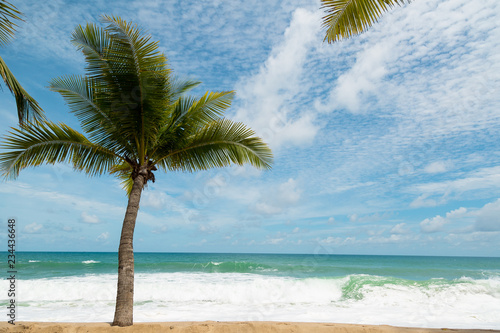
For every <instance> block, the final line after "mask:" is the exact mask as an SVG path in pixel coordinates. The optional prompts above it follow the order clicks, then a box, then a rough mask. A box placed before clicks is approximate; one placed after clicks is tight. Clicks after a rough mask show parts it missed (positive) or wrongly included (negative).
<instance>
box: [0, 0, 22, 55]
mask: <svg viewBox="0 0 500 333" xmlns="http://www.w3.org/2000/svg"><path fill="white" fill-rule="evenodd" d="M21 16H22V13H21V12H20V11H18V10H17V9H16V7H15V6H14V5H12V4H11V3H9V2H8V1H5V0H1V1H0V46H4V45H5V44H7V43H8V42H9V41H10V40H11V39H12V38H13V37H14V33H15V32H16V27H17V25H16V24H15V23H14V22H13V20H19V21H22V20H23V19H22V18H21Z"/></svg>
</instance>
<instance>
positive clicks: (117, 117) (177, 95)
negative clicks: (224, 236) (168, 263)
mask: <svg viewBox="0 0 500 333" xmlns="http://www.w3.org/2000/svg"><path fill="white" fill-rule="evenodd" d="M102 19H103V22H104V23H105V24H106V27H105V28H100V27H98V26H96V25H94V24H87V25H86V26H85V27H82V26H78V27H77V28H76V29H75V31H74V32H73V36H72V37H73V38H72V42H73V44H74V45H76V47H77V48H78V49H79V50H81V51H82V52H83V54H84V56H85V60H86V63H87V66H86V75H85V76H76V75H75V76H65V77H60V78H57V79H54V80H52V81H51V82H50V89H51V90H53V91H56V92H58V93H60V94H61V95H62V96H63V98H64V99H65V100H66V102H67V104H68V105H69V107H70V108H71V110H72V112H74V113H75V114H76V116H77V118H78V119H79V121H80V122H81V126H82V128H83V130H84V131H85V133H86V135H87V136H84V135H83V134H80V133H78V132H77V131H75V130H73V129H72V128H70V127H69V126H67V125H64V124H61V123H59V124H56V123H53V122H49V121H43V122H39V123H38V124H33V123H31V124H29V125H25V126H23V125H21V126H20V128H18V129H16V128H13V129H12V130H11V131H10V132H9V135H7V136H6V137H5V138H4V140H3V143H2V146H3V148H4V149H7V150H8V151H6V152H2V153H1V154H0V168H1V170H2V171H3V174H4V176H6V177H11V178H15V177H16V176H17V175H18V174H19V171H20V170H21V169H24V168H26V167H31V166H37V165H40V164H42V163H50V164H54V163H59V162H69V163H71V164H72V165H73V166H74V168H75V169H76V170H81V171H84V172H85V173H87V174H89V175H101V174H104V173H111V174H113V175H116V176H117V177H119V178H120V179H122V180H123V185H124V188H125V189H126V190H127V193H128V206H127V210H126V213H125V218H124V220H123V227H122V233H121V238H120V245H119V249H118V290H117V297H116V309H115V317H114V321H113V325H118V326H129V325H132V323H133V296H134V252H133V244H132V243H133V235H134V228H135V222H136V218H137V212H138V210H139V202H140V198H141V193H142V190H143V189H144V186H145V185H146V184H147V183H148V181H153V182H154V180H155V177H154V174H153V172H154V171H156V170H157V168H159V169H161V170H162V171H165V172H167V171H177V170H179V171H190V172H193V171H197V170H206V169H209V168H214V167H224V166H228V165H230V164H231V163H236V164H238V165H242V164H244V163H250V164H251V165H253V166H255V167H257V168H264V169H268V168H270V165H271V163H272V153H271V150H270V149H269V147H268V146H267V145H266V144H265V143H264V142H263V141H262V140H261V139H260V138H258V137H255V136H254V132H253V131H252V130H251V129H249V128H247V127H246V126H245V125H243V124H242V123H236V122H232V121H231V120H228V119H224V118H222V114H223V112H224V110H225V109H227V108H228V107H229V106H230V103H231V99H232V97H233V92H207V93H205V94H204V95H203V96H202V97H201V98H194V97H189V96H185V94H184V93H185V92H186V91H188V90H189V89H190V88H193V87H194V86H196V85H198V84H199V82H193V81H187V82H186V81H184V82H182V81H179V80H175V79H174V78H173V77H172V75H171V71H170V69H169V68H168V67H167V59H166V57H165V56H164V55H163V54H161V53H160V52H159V51H158V50H157V49H158V43H157V42H151V41H150V38H151V37H150V36H149V35H146V36H145V35H142V31H141V30H140V29H139V28H138V27H137V25H133V24H131V23H128V22H126V21H124V20H122V19H121V18H119V17H114V16H113V17H110V16H103V18H102Z"/></svg>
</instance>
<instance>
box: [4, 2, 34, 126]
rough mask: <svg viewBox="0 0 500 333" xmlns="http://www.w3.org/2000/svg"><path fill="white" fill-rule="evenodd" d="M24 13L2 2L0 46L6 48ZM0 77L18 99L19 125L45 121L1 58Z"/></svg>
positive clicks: (32, 100)
mask: <svg viewBox="0 0 500 333" xmlns="http://www.w3.org/2000/svg"><path fill="white" fill-rule="evenodd" d="M21 15H22V13H21V12H20V11H18V10H17V8H16V7H15V6H14V5H12V4H10V3H9V2H7V1H4V0H0V46H5V45H6V44H7V43H8V42H9V41H10V40H11V39H12V38H13V37H14V32H15V29H16V27H17V25H16V24H15V23H14V22H13V21H14V20H20V21H22V19H21ZM0 75H1V76H2V79H3V81H4V83H5V85H6V86H7V88H8V89H9V90H10V92H11V93H12V94H13V95H14V97H15V99H16V105H17V115H18V118H19V123H23V122H24V121H29V120H31V119H33V120H42V119H44V116H43V110H42V108H41V107H40V106H39V105H38V103H37V102H36V101H35V100H34V99H33V97H31V96H30V95H29V94H28V93H27V92H26V90H24V88H23V87H22V86H21V85H20V84H19V82H17V80H16V78H15V77H14V74H12V72H11V71H10V69H9V67H7V64H6V63H5V62H4V61H3V59H2V57H0Z"/></svg>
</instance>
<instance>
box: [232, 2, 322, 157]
mask: <svg viewBox="0 0 500 333" xmlns="http://www.w3.org/2000/svg"><path fill="white" fill-rule="evenodd" d="M319 22H320V13H319V12H310V11H308V10H306V9H302V8H299V9H297V10H295V12H294V13H293V17H292V21H291V22H290V26H289V27H288V28H287V30H286V31H285V34H284V40H283V41H282V42H281V43H280V44H279V45H276V46H274V47H273V50H272V51H271V55H270V56H269V58H268V59H267V60H266V62H265V65H264V66H262V67H261V69H260V71H259V72H258V73H257V74H256V75H254V76H252V77H250V78H247V79H244V80H242V81H240V83H239V84H238V87H237V92H238V95H237V97H238V98H239V99H240V101H239V103H240V105H241V106H240V108H239V109H238V110H237V114H236V119H238V120H242V121H243V122H244V123H246V124H248V125H250V126H251V127H252V128H253V129H255V130H256V132H257V134H258V135H260V136H262V137H263V138H264V139H265V140H266V142H268V143H269V144H270V145H271V146H272V147H273V148H277V147H279V146H282V145H286V144H291V145H298V146H303V145H308V144H310V143H311V142H312V140H313V139H314V137H315V135H316V132H317V131H318V129H319V127H318V126H317V125H315V124H314V120H315V118H314V115H313V114H312V113H311V112H309V111H307V110H303V109H302V108H297V106H296V104H297V103H298V102H300V100H296V98H298V97H297V96H298V95H299V93H300V92H301V91H303V89H304V88H305V87H304V86H303V85H304V82H302V75H303V73H304V69H303V66H304V64H305V62H306V60H307V55H308V53H309V52H310V50H311V48H312V46H313V45H314V44H315V43H317V42H318V33H319Z"/></svg>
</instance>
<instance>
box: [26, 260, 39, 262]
mask: <svg viewBox="0 0 500 333" xmlns="http://www.w3.org/2000/svg"><path fill="white" fill-rule="evenodd" d="M28 262H40V260H28Z"/></svg>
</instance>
